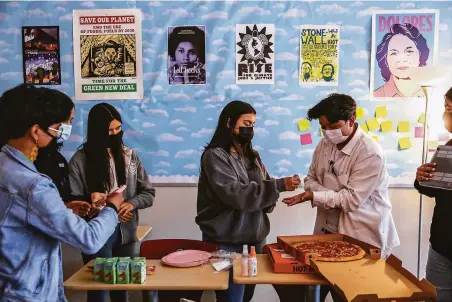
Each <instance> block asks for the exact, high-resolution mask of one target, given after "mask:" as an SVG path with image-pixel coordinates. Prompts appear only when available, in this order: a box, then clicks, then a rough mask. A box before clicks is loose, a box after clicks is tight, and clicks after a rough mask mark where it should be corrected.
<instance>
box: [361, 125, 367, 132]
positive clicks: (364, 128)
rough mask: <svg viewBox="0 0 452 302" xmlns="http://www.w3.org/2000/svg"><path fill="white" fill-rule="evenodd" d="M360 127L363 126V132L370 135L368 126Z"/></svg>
mask: <svg viewBox="0 0 452 302" xmlns="http://www.w3.org/2000/svg"><path fill="white" fill-rule="evenodd" d="M360 126H361V129H363V131H364V132H365V133H369V129H367V125H366V124H361V125H360Z"/></svg>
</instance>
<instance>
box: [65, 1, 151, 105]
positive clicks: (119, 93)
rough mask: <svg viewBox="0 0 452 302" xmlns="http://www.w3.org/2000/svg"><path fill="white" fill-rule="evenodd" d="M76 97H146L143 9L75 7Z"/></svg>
mask: <svg viewBox="0 0 452 302" xmlns="http://www.w3.org/2000/svg"><path fill="white" fill-rule="evenodd" d="M73 31H74V76H75V98H76V99H77V100H105V99H108V100H111V99H142V98H143V70H142V68H143V64H142V57H141V55H142V53H141V51H142V47H141V11H140V10H138V9H105V10H74V13H73Z"/></svg>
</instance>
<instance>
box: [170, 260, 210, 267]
mask: <svg viewBox="0 0 452 302" xmlns="http://www.w3.org/2000/svg"><path fill="white" fill-rule="evenodd" d="M208 261H209V259H206V260H202V261H194V262H187V263H168V262H165V261H164V260H163V259H162V262H163V264H166V265H168V266H173V267H195V266H200V265H203V264H204V263H207V262H208Z"/></svg>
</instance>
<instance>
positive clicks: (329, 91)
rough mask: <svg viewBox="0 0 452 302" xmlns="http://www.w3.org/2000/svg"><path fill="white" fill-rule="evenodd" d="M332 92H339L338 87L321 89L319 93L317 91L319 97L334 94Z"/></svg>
mask: <svg viewBox="0 0 452 302" xmlns="http://www.w3.org/2000/svg"><path fill="white" fill-rule="evenodd" d="M332 93H337V90H336V89H333V90H324V91H320V92H319V93H317V96H318V97H319V98H324V97H326V96H327V95H330V94H332Z"/></svg>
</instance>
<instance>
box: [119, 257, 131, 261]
mask: <svg viewBox="0 0 452 302" xmlns="http://www.w3.org/2000/svg"><path fill="white" fill-rule="evenodd" d="M119 261H129V262H130V257H119V258H118V262H119Z"/></svg>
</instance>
